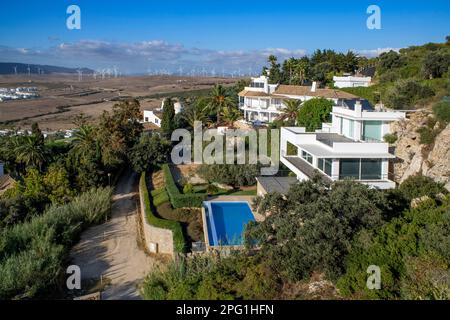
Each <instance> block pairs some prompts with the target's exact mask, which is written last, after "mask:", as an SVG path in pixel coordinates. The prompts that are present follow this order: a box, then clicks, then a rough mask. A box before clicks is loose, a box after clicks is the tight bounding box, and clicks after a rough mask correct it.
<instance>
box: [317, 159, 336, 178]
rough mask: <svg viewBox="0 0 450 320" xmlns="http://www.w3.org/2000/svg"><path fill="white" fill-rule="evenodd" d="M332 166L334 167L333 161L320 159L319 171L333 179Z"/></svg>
mask: <svg viewBox="0 0 450 320" xmlns="http://www.w3.org/2000/svg"><path fill="white" fill-rule="evenodd" d="M332 165H333V160H332V159H323V158H319V161H318V167H319V169H320V170H322V171H323V172H325V173H326V174H327V175H328V176H330V177H331V167H332Z"/></svg>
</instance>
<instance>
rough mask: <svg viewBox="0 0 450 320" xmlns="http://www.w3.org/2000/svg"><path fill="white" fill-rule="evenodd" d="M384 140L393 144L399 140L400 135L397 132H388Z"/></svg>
mask: <svg viewBox="0 0 450 320" xmlns="http://www.w3.org/2000/svg"><path fill="white" fill-rule="evenodd" d="M383 139H384V141H385V142H387V143H390V144H393V143H395V142H396V141H397V139H398V137H397V135H396V134H395V133H387V134H385V135H384V137H383Z"/></svg>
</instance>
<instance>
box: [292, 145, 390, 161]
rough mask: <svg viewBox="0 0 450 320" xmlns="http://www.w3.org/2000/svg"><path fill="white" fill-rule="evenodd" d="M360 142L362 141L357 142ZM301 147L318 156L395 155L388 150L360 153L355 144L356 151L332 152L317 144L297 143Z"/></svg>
mask: <svg viewBox="0 0 450 320" xmlns="http://www.w3.org/2000/svg"><path fill="white" fill-rule="evenodd" d="M359 143H362V142H359ZM297 146H298V147H300V148H301V149H303V150H305V151H306V152H309V153H311V154H312V155H315V156H316V157H319V158H350V159H353V158H355V159H359V158H361V159H372V158H373V159H394V158H395V156H394V155H393V154H390V153H389V152H386V153H361V152H357V151H358V150H357V145H356V144H355V147H356V152H355V153H351V152H333V151H332V150H329V149H327V148H325V147H322V146H321V145H318V144H299V145H297Z"/></svg>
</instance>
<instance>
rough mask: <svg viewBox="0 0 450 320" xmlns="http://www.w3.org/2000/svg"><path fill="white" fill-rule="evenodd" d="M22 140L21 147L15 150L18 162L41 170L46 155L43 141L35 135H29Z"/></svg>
mask: <svg viewBox="0 0 450 320" xmlns="http://www.w3.org/2000/svg"><path fill="white" fill-rule="evenodd" d="M21 140H22V141H21V143H20V145H18V146H17V147H16V149H15V150H14V152H15V153H16V156H17V161H18V162H20V163H23V164H25V165H26V166H31V167H35V168H39V170H41V169H42V165H43V164H44V162H45V155H46V152H45V146H44V144H43V142H42V139H40V137H38V136H35V135H29V136H25V137H23V138H22V139H21Z"/></svg>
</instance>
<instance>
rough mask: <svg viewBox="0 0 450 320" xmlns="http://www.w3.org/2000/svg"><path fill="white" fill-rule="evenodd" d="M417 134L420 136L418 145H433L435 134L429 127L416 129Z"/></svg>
mask: <svg viewBox="0 0 450 320" xmlns="http://www.w3.org/2000/svg"><path fill="white" fill-rule="evenodd" d="M417 132H418V133H419V134H420V143H421V144H426V145H430V144H432V143H434V139H435V138H436V132H435V131H434V130H433V129H431V128H430V127H428V126H427V127H420V128H419V129H417Z"/></svg>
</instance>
